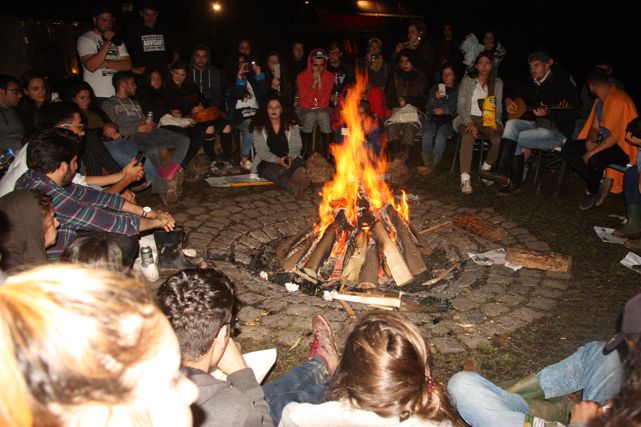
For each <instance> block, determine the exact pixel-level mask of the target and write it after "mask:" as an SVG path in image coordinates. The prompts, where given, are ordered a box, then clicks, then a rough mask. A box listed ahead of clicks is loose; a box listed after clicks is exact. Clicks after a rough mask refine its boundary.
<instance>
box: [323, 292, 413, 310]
mask: <svg viewBox="0 0 641 427" xmlns="http://www.w3.org/2000/svg"><path fill="white" fill-rule="evenodd" d="M332 297H333V298H334V299H335V300H339V301H349V302H356V303H360V304H368V305H380V306H382V307H395V308H401V298H400V297H396V298H393V297H385V296H380V295H379V296H369V295H367V294H356V293H355V292H349V293H348V292H346V291H343V293H338V292H336V291H332Z"/></svg>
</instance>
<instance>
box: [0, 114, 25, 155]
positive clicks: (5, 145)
mask: <svg viewBox="0 0 641 427" xmlns="http://www.w3.org/2000/svg"><path fill="white" fill-rule="evenodd" d="M23 136H24V127H23V126H22V122H21V121H20V118H19V117H18V114H17V113H16V110H15V109H14V108H5V107H2V106H0V150H2V151H6V150H7V149H9V148H11V149H12V150H13V151H18V150H19V149H20V147H22V137H23Z"/></svg>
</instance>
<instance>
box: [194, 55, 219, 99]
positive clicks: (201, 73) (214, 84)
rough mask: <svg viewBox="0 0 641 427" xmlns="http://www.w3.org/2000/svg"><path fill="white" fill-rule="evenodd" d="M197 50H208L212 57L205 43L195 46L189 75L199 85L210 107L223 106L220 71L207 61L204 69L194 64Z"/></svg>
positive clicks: (201, 93)
mask: <svg viewBox="0 0 641 427" xmlns="http://www.w3.org/2000/svg"><path fill="white" fill-rule="evenodd" d="M197 50H205V51H207V56H208V57H209V59H211V52H210V51H209V48H208V47H207V46H205V45H204V44H199V45H196V46H195V47H194V49H193V50H192V52H191V61H190V63H189V76H190V77H191V80H192V81H193V82H194V83H195V84H196V86H198V90H200V95H201V96H202V98H203V100H204V101H205V103H206V104H207V105H206V106H208V107H221V106H222V103H223V85H222V78H221V74H220V71H219V70H218V68H216V67H214V66H213V65H211V64H210V63H209V60H208V61H207V65H206V66H205V68H203V69H202V70H199V69H197V68H196V67H195V66H194V52H195V51H197Z"/></svg>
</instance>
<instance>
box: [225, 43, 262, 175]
mask: <svg viewBox="0 0 641 427" xmlns="http://www.w3.org/2000/svg"><path fill="white" fill-rule="evenodd" d="M236 59H237V60H236V62H234V61H233V60H232V61H231V62H230V65H229V66H228V69H227V71H226V73H225V74H226V78H227V82H228V84H229V85H230V88H229V91H228V93H227V109H228V110H229V116H230V117H231V121H232V123H233V125H234V128H235V129H236V130H238V131H241V134H242V136H241V139H240V167H241V168H242V169H245V170H250V169H252V166H253V164H252V162H251V160H250V159H249V157H250V154H251V148H252V136H251V133H250V131H249V130H248V128H249V124H250V123H251V119H252V118H253V117H254V115H256V113H257V111H258V109H259V108H260V106H261V105H262V103H263V99H264V98H265V96H266V95H267V91H268V87H267V81H266V79H265V73H264V72H263V71H262V68H261V67H260V65H258V63H256V62H250V59H249V58H248V57H247V56H246V55H245V54H243V53H240V52H239V53H238V54H237V55H236ZM234 64H235V66H234Z"/></svg>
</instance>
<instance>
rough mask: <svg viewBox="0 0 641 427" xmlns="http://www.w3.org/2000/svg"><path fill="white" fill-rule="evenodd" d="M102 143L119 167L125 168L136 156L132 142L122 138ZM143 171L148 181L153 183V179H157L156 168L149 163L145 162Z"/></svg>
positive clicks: (136, 148)
mask: <svg viewBox="0 0 641 427" xmlns="http://www.w3.org/2000/svg"><path fill="white" fill-rule="evenodd" d="M102 143H103V144H104V145H105V147H106V148H107V151H109V154H111V157H113V159H114V160H115V161H116V163H118V164H119V165H120V167H125V165H126V164H127V163H129V161H130V160H131V159H133V158H134V157H136V154H138V147H137V146H136V144H134V143H133V141H129V140H128V139H124V138H122V139H118V140H115V141H112V140H109V141H103V142H102ZM143 170H144V171H145V176H146V177H147V180H149V181H153V180H154V178H157V177H158V172H156V167H155V165H154V164H153V163H152V162H151V161H148V162H145V164H144V165H143Z"/></svg>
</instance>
